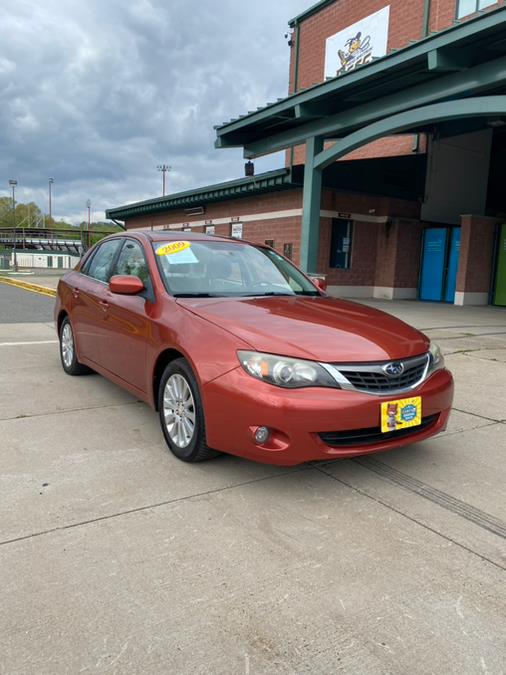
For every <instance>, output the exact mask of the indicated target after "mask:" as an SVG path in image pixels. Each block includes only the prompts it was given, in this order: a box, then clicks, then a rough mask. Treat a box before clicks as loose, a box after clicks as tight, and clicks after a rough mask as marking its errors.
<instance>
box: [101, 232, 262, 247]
mask: <svg viewBox="0 0 506 675" xmlns="http://www.w3.org/2000/svg"><path fill="white" fill-rule="evenodd" d="M132 235H133V236H139V235H140V236H141V237H144V238H145V239H148V240H149V241H152V242H157V241H181V240H185V241H208V242H216V241H223V242H229V243H230V242H232V243H235V244H250V245H252V246H264V244H262V243H258V242H252V241H249V240H247V239H236V238H235V237H220V236H217V235H214V234H204V233H203V232H183V231H181V230H158V231H157V230H154V231H153V230H125V231H124V232H119V233H115V234H114V235H113V236H116V237H117V236H120V237H128V236H132ZM264 248H268V247H266V246H264Z"/></svg>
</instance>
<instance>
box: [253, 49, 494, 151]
mask: <svg viewBox="0 0 506 675" xmlns="http://www.w3.org/2000/svg"><path fill="white" fill-rule="evenodd" d="M505 83H506V56H502V57H501V58H498V59H496V60H495V61H490V62H488V63H483V64H481V65H479V66H475V67H474V68H469V69H467V70H464V71H462V72H458V73H451V74H449V75H445V76H442V77H439V78H435V79H433V80H431V81H429V82H425V83H424V84H420V85H418V86H414V87H410V88H409V89H406V90H403V91H400V92H398V93H396V94H391V95H390V96H385V97H384V98H379V99H376V100H375V101H371V102H370V103H365V104H364V105H361V106H357V107H355V108H353V109H351V110H347V111H345V112H341V113H337V114H335V115H329V116H327V117H323V118H321V119H318V120H314V121H311V122H307V123H306V124H301V125H300V126H298V127H295V128H293V129H289V130H287V131H284V132H282V133H278V134H275V135H272V136H268V137H267V138H265V139H263V140H261V141H257V142H255V143H250V144H248V145H246V146H245V147H244V155H245V156H246V157H250V158H253V157H258V156H260V155H266V154H269V153H271V152H277V151H279V150H284V149H285V148H289V147H290V146H292V145H299V144H301V143H304V142H305V139H307V138H310V137H312V136H323V137H326V138H329V137H334V138H335V137H336V136H343V135H344V134H345V133H346V131H347V130H351V129H353V128H357V127H358V126H360V125H364V124H369V123H371V122H374V121H375V120H377V119H381V118H383V117H387V116H390V115H393V114H396V113H398V112H401V111H403V110H407V109H409V108H418V107H419V106H422V105H427V104H430V103H434V102H436V101H438V100H447V99H450V98H457V97H459V96H469V95H470V94H471V95H474V94H477V93H479V92H481V91H484V90H486V89H490V88H492V87H494V86H497V85H501V84H502V85H504V84H505Z"/></svg>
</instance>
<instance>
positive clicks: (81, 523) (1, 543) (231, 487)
mask: <svg viewBox="0 0 506 675" xmlns="http://www.w3.org/2000/svg"><path fill="white" fill-rule="evenodd" d="M311 468H313V467H310V466H309V465H306V464H303V465H301V466H300V467H298V468H296V469H288V470H287V471H283V472H281V473H276V474H274V475H273V476H263V477H262V478H253V479H251V480H247V481H242V482H240V483H234V484H233V485H226V486H224V487H220V488H214V489H212V490H204V491H203V492H197V493H195V494H192V495H186V496H184V497H175V498H174V499H167V500H164V501H162V502H155V503H154V504H147V505H145V506H138V507H136V508H134V509H125V510H124V511H118V512H117V513H110V514H108V515H106V516H98V517H97V518H90V519H89V520H80V521H78V522H77V523H70V524H69V525H60V526H59V527H52V528H49V529H47V530H41V531H40V532H32V533H31V534H25V535H22V536H21V537H14V538H12V539H5V540H4V541H0V546H7V545H8V544H15V543H17V542H20V541H26V540H28V539H35V538H37V537H43V536H44V535H46V534H53V533H54V532H62V531H65V530H72V529H74V528H77V527H82V526H84V525H92V524H93V523H100V522H102V521H105V520H113V519H114V518H120V517H122V516H129V515H131V514H134V513H141V512H142V511H149V510H151V509H157V508H159V507H161V506H168V505H170V504H177V503H179V502H184V501H189V500H191V499H197V498H199V497H206V496H207V495H214V494H218V493H220V492H226V491H228V490H235V489H236V488H238V487H244V486H246V485H254V484H255V483H261V482H263V481H267V480H273V479H274V478H280V477H281V476H287V475H289V474H293V473H297V472H300V471H307V470H308V469H311Z"/></svg>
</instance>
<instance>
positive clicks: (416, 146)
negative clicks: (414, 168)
mask: <svg viewBox="0 0 506 675" xmlns="http://www.w3.org/2000/svg"><path fill="white" fill-rule="evenodd" d="M430 10H431V0H423V23H422V40H423V38H426V37H427V36H428V35H429V32H430ZM411 150H412V152H418V151H419V150H420V134H419V133H418V134H415V135H414V136H413V146H412V148H411Z"/></svg>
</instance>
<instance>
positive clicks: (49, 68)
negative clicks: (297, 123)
mask: <svg viewBox="0 0 506 675" xmlns="http://www.w3.org/2000/svg"><path fill="white" fill-rule="evenodd" d="M310 4H311V3H310V2H309V0H277V2H276V3H273V2H272V1H270V0H257V2H255V3H243V2H237V0H217V1H216V2H213V3H203V2H198V1H197V0H171V2H170V3H167V2H164V0H134V1H131V2H129V3H123V2H120V1H119V0H108V2H106V3H104V2H101V1H100V0H89V1H88V2H86V3H82V2H77V0H66V2H65V3H61V2H59V1H58V2H57V1H56V0H49V1H46V2H45V3H38V2H35V1H34V0H24V1H23V0H18V2H17V3H14V4H11V5H10V6H9V8H8V11H6V10H0V23H1V25H2V27H3V33H4V37H3V40H2V47H1V56H0V92H1V97H2V107H1V108H0V195H8V194H9V193H8V188H7V181H8V179H9V178H17V180H18V182H19V188H18V192H17V196H18V199H20V200H24V199H28V198H31V199H35V201H37V202H38V203H39V205H40V206H41V208H45V207H46V201H47V197H46V195H47V178H48V177H49V176H52V177H54V179H55V184H54V190H53V195H54V199H53V213H54V215H55V216H56V217H60V216H63V215H65V216H67V217H71V218H72V219H73V220H75V221H79V220H82V219H83V218H84V214H85V203H86V200H87V199H88V198H90V199H91V200H92V205H93V206H92V209H93V213H94V214H95V215H96V217H103V211H104V210H105V209H106V208H109V207H113V206H119V205H121V204H124V203H127V202H131V201H138V200H142V199H149V198H152V197H155V196H158V195H159V194H160V192H161V177H160V174H159V173H158V172H157V170H156V165H157V164H160V163H162V162H165V163H168V164H171V165H172V166H173V171H172V172H171V173H170V174H169V176H168V181H169V190H170V191H171V192H173V191H179V190H185V189H191V188H192V187H198V186H200V185H205V184H209V183H214V182H220V181H222V180H226V179H232V178H236V177H238V176H240V175H242V173H243V163H244V160H243V158H242V153H241V152H240V151H236V150H233V151H224V150H221V151H219V150H215V149H214V138H215V134H214V130H213V125H215V124H219V123H221V122H223V121H225V120H228V119H230V118H232V117H235V116H237V115H238V114H242V113H244V112H247V111H248V110H252V109H255V108H256V107H257V106H260V105H264V104H265V103H266V102H267V101H271V100H275V99H276V98H277V97H280V96H284V95H285V94H286V91H287V82H288V59H289V49H288V47H287V45H286V41H285V39H284V33H285V32H286V25H287V20H288V19H289V18H291V17H292V16H293V15H295V14H297V13H299V12H300V11H302V10H303V9H305V8H306V7H307V6H309V5H310ZM2 14H3V15H2ZM282 164H283V157H280V156H278V157H277V158H266V159H264V160H262V161H260V162H258V169H259V170H261V169H262V168H263V169H265V170H267V169H269V168H274V167H275V166H281V165H282ZM30 195H31V196H30Z"/></svg>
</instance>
